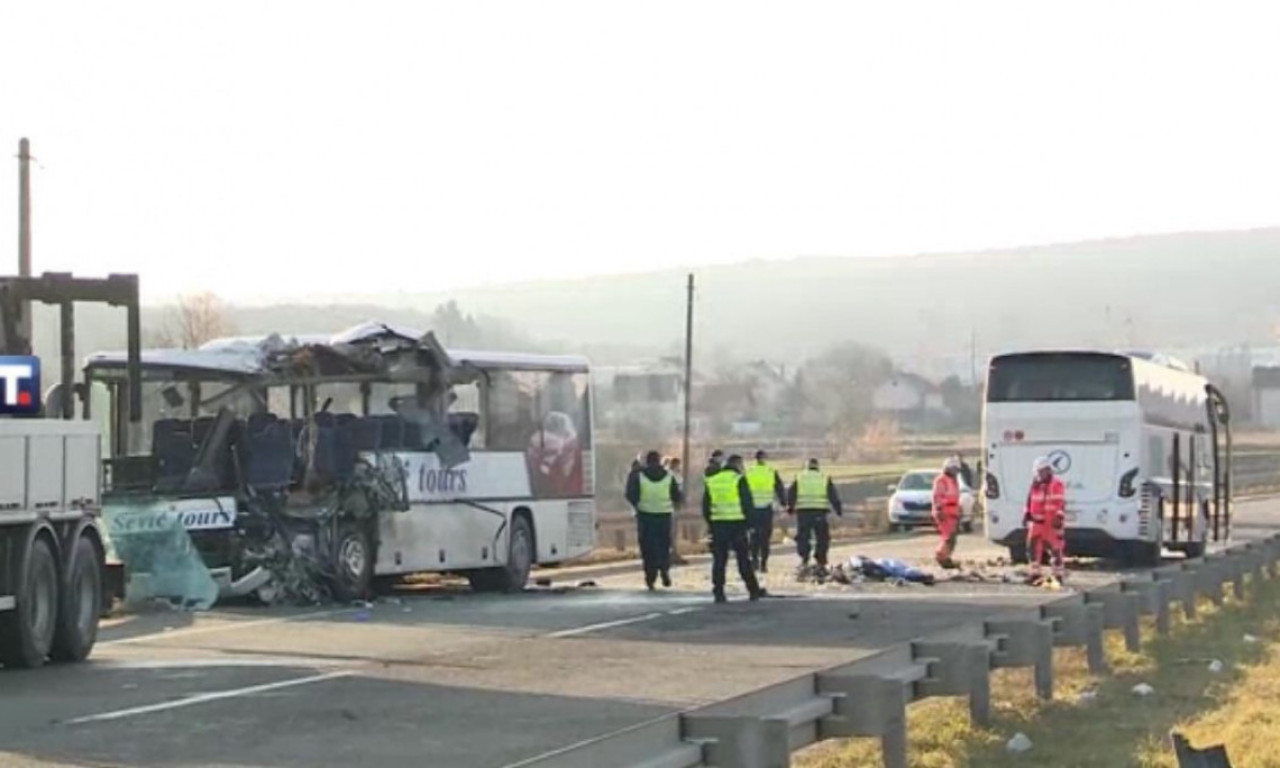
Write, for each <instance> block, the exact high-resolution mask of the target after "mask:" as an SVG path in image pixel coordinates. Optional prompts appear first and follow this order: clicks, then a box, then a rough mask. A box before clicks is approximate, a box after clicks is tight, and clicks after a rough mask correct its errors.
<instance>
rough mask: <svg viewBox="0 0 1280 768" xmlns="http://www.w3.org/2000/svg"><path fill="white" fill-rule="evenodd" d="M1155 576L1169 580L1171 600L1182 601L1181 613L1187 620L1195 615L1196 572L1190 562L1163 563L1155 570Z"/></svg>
mask: <svg viewBox="0 0 1280 768" xmlns="http://www.w3.org/2000/svg"><path fill="white" fill-rule="evenodd" d="M1155 577H1156V578H1157V579H1159V580H1167V581H1169V583H1170V584H1169V586H1170V590H1171V592H1172V594H1171V595H1170V599H1171V600H1177V601H1179V602H1181V603H1182V614H1183V616H1185V617H1186V618H1187V619H1188V620H1190V619H1194V618H1195V617H1196V572H1195V566H1193V565H1191V564H1190V562H1186V563H1174V564H1172V565H1165V566H1161V567H1159V568H1157V569H1156V570H1155Z"/></svg>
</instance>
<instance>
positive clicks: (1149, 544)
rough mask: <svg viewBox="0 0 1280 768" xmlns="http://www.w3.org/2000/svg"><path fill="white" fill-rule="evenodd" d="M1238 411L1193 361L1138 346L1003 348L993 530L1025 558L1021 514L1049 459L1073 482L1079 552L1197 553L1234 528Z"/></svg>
mask: <svg viewBox="0 0 1280 768" xmlns="http://www.w3.org/2000/svg"><path fill="white" fill-rule="evenodd" d="M1229 424H1230V419H1229V413H1228V409H1227V403H1226V400H1225V398H1223V397H1222V394H1221V393H1220V392H1219V391H1218V390H1217V389H1216V388H1214V387H1213V385H1212V384H1210V383H1209V382H1208V381H1207V380H1206V379H1204V378H1203V377H1201V376H1199V375H1197V374H1196V373H1193V372H1191V371H1190V370H1188V369H1187V368H1186V366H1185V365H1182V364H1179V363H1177V362H1176V361H1172V360H1169V359H1165V358H1159V357H1154V356H1150V355H1142V354H1138V353H1132V354H1122V353H1104V352H1092V351H1041V352H1023V353H1017V354H1006V355H1000V356H997V357H995V358H993V359H992V360H991V363H990V365H989V368H988V371H987V380H986V397H985V403H984V406H983V416H982V445H983V449H984V453H985V463H986V469H985V476H984V483H983V485H984V494H983V496H984V506H985V515H984V516H985V523H986V526H987V538H988V539H990V540H991V541H993V542H996V543H998V544H1001V545H1003V546H1005V547H1008V549H1009V553H1010V556H1011V558H1012V559H1013V560H1014V561H1015V562H1026V558H1027V553H1026V530H1025V529H1024V528H1023V525H1022V516H1023V511H1024V507H1025V503H1026V499H1027V494H1028V491H1029V488H1030V484H1031V474H1032V463H1033V462H1034V461H1035V459H1036V457H1037V456H1046V457H1048V459H1049V461H1050V462H1051V463H1052V464H1053V467H1054V471H1055V472H1056V473H1057V474H1058V476H1059V477H1060V478H1061V479H1062V481H1063V484H1064V486H1065V490H1066V497H1067V499H1066V502H1067V503H1066V548H1067V553H1068V554H1071V555H1080V556H1087V557H1105V558H1114V559H1119V560H1122V561H1124V562H1127V563H1130V564H1135V565H1150V564H1155V563H1157V562H1158V561H1159V558H1160V554H1161V547H1162V546H1163V547H1166V548H1168V549H1170V550H1174V551H1181V552H1185V553H1186V554H1187V555H1188V556H1198V555H1200V554H1202V553H1203V552H1204V550H1205V546H1206V544H1207V542H1208V541H1224V540H1226V539H1227V538H1228V536H1229V535H1230V504H1231V488H1230V480H1229V478H1230V460H1231V442H1230V440H1231V438H1230V431H1229Z"/></svg>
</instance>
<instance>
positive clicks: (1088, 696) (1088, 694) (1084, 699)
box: [1076, 688, 1098, 704]
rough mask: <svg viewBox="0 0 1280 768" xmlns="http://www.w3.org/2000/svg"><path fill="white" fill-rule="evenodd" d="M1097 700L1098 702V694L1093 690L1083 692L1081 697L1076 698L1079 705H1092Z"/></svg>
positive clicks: (1080, 694)
mask: <svg viewBox="0 0 1280 768" xmlns="http://www.w3.org/2000/svg"><path fill="white" fill-rule="evenodd" d="M1097 700H1098V692H1097V691H1095V690H1094V689H1092V688H1090V689H1089V690H1086V691H1081V692H1080V693H1079V695H1077V696H1076V703H1077V704H1090V703H1092V702H1094V701H1097Z"/></svg>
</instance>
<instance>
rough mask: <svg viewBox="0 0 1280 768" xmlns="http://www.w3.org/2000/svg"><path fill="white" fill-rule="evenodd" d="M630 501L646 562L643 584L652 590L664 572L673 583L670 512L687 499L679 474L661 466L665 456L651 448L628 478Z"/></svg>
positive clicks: (664, 581)
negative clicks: (678, 478) (638, 467)
mask: <svg viewBox="0 0 1280 768" xmlns="http://www.w3.org/2000/svg"><path fill="white" fill-rule="evenodd" d="M626 497H627V503H628V504H630V505H631V506H632V507H633V508H635V511H636V537H637V538H638V539H639V541H640V559H641V560H642V561H643V562H644V585H645V586H646V587H648V588H649V590H650V591H653V582H654V581H655V580H656V579H657V578H658V576H659V575H661V576H662V586H664V587H670V586H671V515H672V513H673V512H674V511H675V509H676V507H678V506H679V505H680V504H681V503H682V502H683V501H684V494H683V493H682V491H681V490H680V484H679V483H678V482H676V477H675V475H673V474H672V473H671V472H669V471H667V469H666V468H665V467H663V466H662V456H661V455H660V454H659V453H658V452H657V451H649V452H648V453H647V454H645V457H644V467H643V468H642V469H640V470H639V471H636V472H632V473H631V475H630V476H629V477H628V478H627V488H626Z"/></svg>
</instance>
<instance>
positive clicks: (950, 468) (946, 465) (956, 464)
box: [942, 456, 960, 472]
mask: <svg viewBox="0 0 1280 768" xmlns="http://www.w3.org/2000/svg"><path fill="white" fill-rule="evenodd" d="M942 471H943V472H959V471H960V460H959V459H957V458H956V457H955V456H948V457H947V460H946V461H944V462H942Z"/></svg>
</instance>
